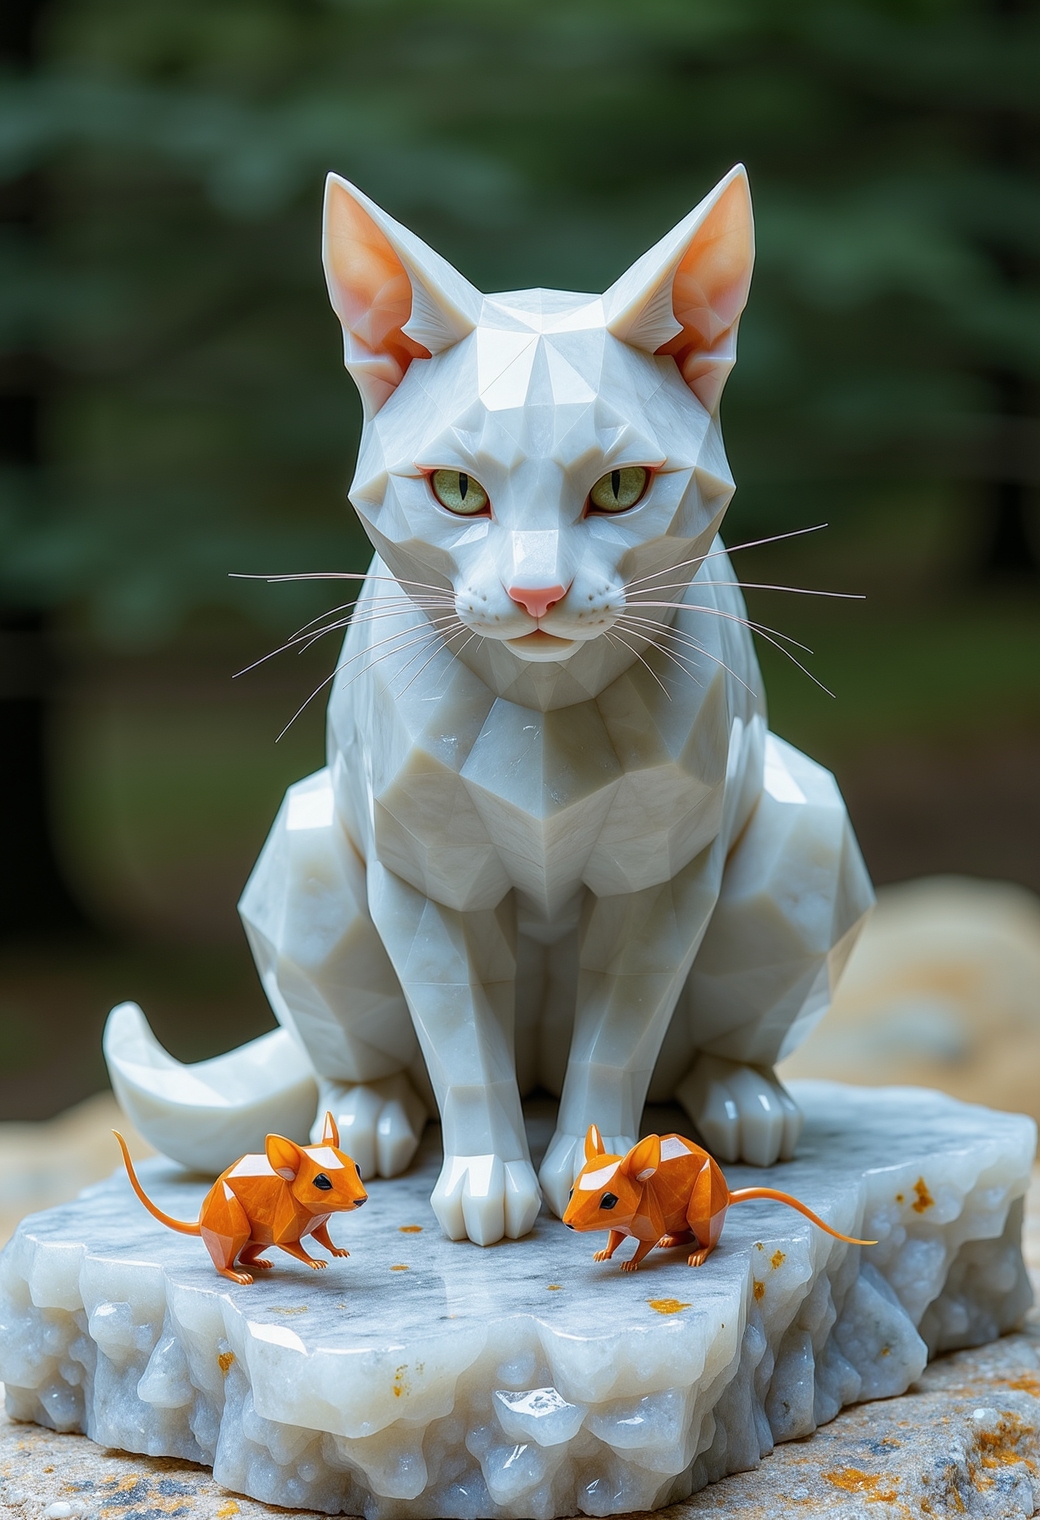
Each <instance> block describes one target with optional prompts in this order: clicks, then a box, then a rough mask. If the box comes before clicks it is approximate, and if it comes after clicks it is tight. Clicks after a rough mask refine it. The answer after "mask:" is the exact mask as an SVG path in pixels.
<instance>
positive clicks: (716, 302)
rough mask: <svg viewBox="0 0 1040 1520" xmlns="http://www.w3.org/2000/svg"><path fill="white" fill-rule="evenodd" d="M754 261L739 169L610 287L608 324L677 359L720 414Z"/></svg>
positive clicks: (621, 335)
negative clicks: (720, 401) (721, 401)
mask: <svg viewBox="0 0 1040 1520" xmlns="http://www.w3.org/2000/svg"><path fill="white" fill-rule="evenodd" d="M754 257H755V235H754V224H753V222H752V218H751V193H750V190H749V188H748V179H747V171H746V170H745V168H744V166H743V164H738V165H737V166H736V168H735V169H731V170H730V172H729V173H728V174H727V175H726V177H725V179H723V180H720V182H719V183H718V184H717V185H716V186H715V189H714V190H713V191H712V192H711V194H710V195H708V196H705V198H704V200H702V201H701V203H700V205H699V206H697V207H696V208H695V210H693V211H691V212H690V214H689V216H688V217H686V218H685V219H684V220H683V221H681V222H680V223H679V225H678V226H677V227H674V228H673V229H672V231H671V232H669V233H668V235H667V237H663V238H662V239H661V241H660V242H659V243H656V244H655V245H654V247H653V248H651V249H650V251H649V253H645V254H644V255H643V257H642V258H641V259H638V260H637V261H636V263H634V264H633V265H632V267H631V269H629V270H628V272H627V274H623V275H622V276H621V279H620V280H618V281H617V283H616V284H615V285H612V286H611V287H610V289H609V290H608V291H607V293H606V295H605V296H604V297H603V305H604V309H605V312H606V318H607V327H608V329H609V330H610V331H611V332H612V333H613V334H614V336H615V337H616V338H621V339H622V340H623V341H624V342H626V343H631V344H632V345H633V346H634V347H636V348H643V349H646V350H647V351H648V352H649V353H652V354H671V355H672V356H673V357H674V359H675V362H676V364H677V365H678V366H679V371H680V373H681V374H682V377H683V379H684V380H685V381H686V384H687V385H688V386H689V387H690V389H691V390H692V391H693V393H694V395H695V396H696V397H697V399H698V400H699V401H700V402H701V403H702V405H704V406H705V407H707V409H708V411H709V412H713V411H714V410H715V408H716V407H717V406H718V403H719V397H720V396H721V395H722V387H723V386H724V385H725V383H726V377H727V375H728V374H729V372H730V370H731V369H732V368H733V364H734V361H735V360H736V356H737V321H738V319H739V317H740V313H741V312H742V311H743V309H744V303H745V301H746V300H747V294H748V288H749V286H750V284H751V267H752V264H753V263H754Z"/></svg>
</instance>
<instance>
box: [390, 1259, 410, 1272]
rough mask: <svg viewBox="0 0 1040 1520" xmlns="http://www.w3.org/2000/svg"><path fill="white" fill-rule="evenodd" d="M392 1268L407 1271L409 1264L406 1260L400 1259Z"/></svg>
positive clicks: (393, 1270) (395, 1270) (397, 1270)
mask: <svg viewBox="0 0 1040 1520" xmlns="http://www.w3.org/2000/svg"><path fill="white" fill-rule="evenodd" d="M390 1270H391V1272H407V1271H408V1265H407V1263H406V1262H403V1261H398V1262H395V1263H394V1265H393V1266H392V1267H391V1268H390Z"/></svg>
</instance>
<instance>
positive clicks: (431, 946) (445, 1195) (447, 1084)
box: [368, 862, 541, 1245]
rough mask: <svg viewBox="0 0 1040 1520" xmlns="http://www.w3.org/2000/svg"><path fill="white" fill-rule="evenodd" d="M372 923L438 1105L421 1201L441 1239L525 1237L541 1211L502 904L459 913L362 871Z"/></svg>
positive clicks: (383, 873)
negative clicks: (433, 1172) (427, 1194)
mask: <svg viewBox="0 0 1040 1520" xmlns="http://www.w3.org/2000/svg"><path fill="white" fill-rule="evenodd" d="M368 900H369V909H370V912H371V914H372V919H373V921H374V923H375V925H376V927H377V928H378V930H379V933H380V936H381V938H382V941H383V944H384V945H385V946H386V949H387V953H388V954H389V956H390V959H391V961H392V962H393V966H394V970H395V971H396V972H397V975H398V978H399V979H400V982H401V986H402V988H403V990H404V994H405V997H406V998H407V1000H408V1007H409V1009H410V1011H411V1015H412V1020H413V1022H414V1024H415V1030H416V1033H417V1034H418V1036H419V1043H420V1044H421V1046H422V1050H423V1055H424V1056H425V1058H426V1065H427V1068H428V1070H429V1073H430V1079H431V1081H432V1083H433V1089H434V1092H435V1093H436V1096H437V1105H438V1107H439V1109H440V1114H441V1125H442V1133H443V1141H444V1165H443V1167H442V1168H441V1174H440V1177H439V1179H438V1181H437V1186H436V1187H435V1188H434V1191H433V1196H432V1198H431V1200H430V1202H431V1203H432V1205H433V1209H434V1212H435V1214H436V1215H437V1218H438V1219H439V1220H440V1224H441V1228H442V1229H443V1230H444V1233H445V1234H446V1235H447V1236H448V1237H449V1238H450V1239H452V1240H465V1239H466V1238H467V1237H468V1238H469V1239H470V1240H472V1241H474V1242H475V1243H476V1244H477V1245H493V1244H494V1242H495V1241H496V1240H501V1239H502V1237H503V1236H504V1235H508V1236H510V1237H511V1238H514V1239H515V1238H517V1237H519V1236H521V1235H526V1234H527V1232H528V1230H530V1228H531V1226H532V1225H533V1224H534V1221H535V1218H536V1216H537V1214H538V1210H539V1207H540V1205H541V1193H540V1192H539V1188H538V1179H537V1177H536V1176H535V1173H534V1168H533V1167H532V1165H531V1159H530V1155H529V1153H528V1149H527V1135H526V1132H525V1129H524V1119H523V1113H522V1111H521V1107H520V1094H519V1091H518V1089H517V1085H516V1070H515V1064H514V1056H513V1009H514V991H515V979H516V927H515V911H514V907H513V902H512V898H511V897H510V898H507V899H506V900H505V901H503V902H502V903H500V904H499V905H498V907H497V908H493V909H485V910H478V911H475V912H460V911H459V910H458V909H455V908H449V907H446V906H445V905H444V904H443V903H438V902H434V901H432V900H431V899H430V898H428V897H426V896H425V895H424V894H423V893H421V892H418V891H417V890H416V889H415V888H414V887H412V886H410V885H409V884H408V883H407V882H405V881H402V879H401V878H400V877H399V876H396V875H394V873H393V872H392V871H388V870H387V869H386V867H385V866H382V865H380V864H379V863H378V862H373V863H372V864H371V865H370V866H369V872H368Z"/></svg>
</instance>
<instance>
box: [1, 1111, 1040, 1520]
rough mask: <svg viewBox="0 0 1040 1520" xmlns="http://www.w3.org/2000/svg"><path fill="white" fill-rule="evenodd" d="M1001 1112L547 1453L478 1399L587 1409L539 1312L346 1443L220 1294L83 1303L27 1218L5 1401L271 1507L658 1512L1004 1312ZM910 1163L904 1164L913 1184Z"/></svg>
mask: <svg viewBox="0 0 1040 1520" xmlns="http://www.w3.org/2000/svg"><path fill="white" fill-rule="evenodd" d="M907 1096H908V1098H909V1097H910V1096H911V1094H910V1093H908V1094H907ZM1000 1121H1001V1122H1000V1126H999V1128H1000V1131H1001V1137H1000V1139H999V1140H998V1139H996V1138H994V1139H993V1140H992V1141H991V1142H989V1143H987V1144H985V1145H983V1146H980V1147H979V1148H978V1151H977V1152H976V1153H975V1154H974V1155H973V1161H974V1164H975V1166H976V1167H977V1170H976V1175H975V1176H974V1179H973V1180H972V1182H971V1185H970V1186H969V1187H968V1189H967V1191H966V1192H964V1193H963V1194H961V1195H960V1196H959V1197H958V1195H957V1190H956V1189H955V1188H953V1187H952V1186H947V1187H946V1188H945V1189H944V1190H942V1191H941V1192H939V1193H938V1194H937V1196H936V1197H935V1198H931V1197H929V1198H928V1201H927V1204H924V1200H921V1202H922V1205H923V1206H922V1209H921V1212H920V1214H919V1215H918V1216H917V1217H916V1220H915V1221H911V1222H910V1224H909V1226H907V1225H906V1224H905V1223H903V1222H900V1223H896V1224H894V1223H893V1204H892V1185H893V1172H892V1171H891V1170H885V1171H883V1172H880V1173H877V1174H871V1173H869V1172H868V1173H867V1175H866V1177H865V1178H864V1182H863V1186H862V1189H861V1194H862V1228H863V1229H864V1230H865V1231H867V1232H868V1233H869V1234H871V1235H875V1234H876V1235H877V1236H878V1237H879V1239H880V1240H881V1242H882V1243H881V1245H880V1246H879V1247H878V1248H876V1249H875V1251H874V1252H873V1253H872V1257H871V1260H869V1261H868V1260H866V1259H864V1258H863V1257H862V1255H861V1253H860V1252H859V1251H858V1250H855V1249H849V1248H847V1247H844V1246H842V1245H840V1244H839V1243H838V1242H836V1241H832V1240H830V1239H828V1238H827V1237H823V1236H820V1235H816V1234H814V1235H813V1237H812V1248H813V1249H812V1262H811V1269H810V1271H809V1275H808V1277H807V1279H806V1292H805V1295H804V1296H803V1297H802V1298H801V1300H800V1302H798V1303H797V1304H796V1306H795V1307H794V1312H793V1313H792V1314H790V1315H788V1317H787V1318H786V1320H784V1321H783V1322H781V1323H773V1322H772V1321H771V1318H770V1313H769V1309H770V1305H769V1303H768V1302H766V1301H765V1298H764V1296H761V1295H758V1294H757V1293H756V1279H755V1277H754V1272H753V1271H752V1273H750V1274H749V1279H748V1281H747V1283H746V1285H745V1292H744V1298H743V1305H742V1317H740V1318H739V1321H738V1323H736V1324H735V1325H734V1326H733V1332H734V1333H733V1337H732V1340H730V1338H729V1336H726V1337H717V1338H716V1340H715V1341H714V1343H713V1344H712V1345H711V1346H710V1348H709V1353H710V1354H709V1360H708V1364H707V1365H704V1364H703V1359H701V1360H699V1361H698V1360H697V1359H694V1358H691V1360H690V1361H689V1362H688V1363H687V1370H688V1371H689V1372H690V1373H691V1374H692V1379H691V1380H689V1381H686V1382H683V1381H677V1382H675V1383H674V1385H673V1386H671V1387H667V1388H658V1389H656V1390H655V1391H653V1392H649V1393H644V1394H642V1395H641V1396H640V1395H635V1396H634V1395H632V1394H629V1396H628V1397H621V1398H618V1397H613V1398H606V1399H602V1400H601V1401H599V1402H593V1403H589V1404H587V1405H586V1406H585V1412H584V1414H583V1417H582V1420H581V1423H580V1426H579V1428H578V1430H577V1433H576V1434H574V1435H573V1436H571V1437H570V1438H569V1439H566V1440H563V1441H558V1442H557V1443H556V1444H544V1445H543V1444H539V1443H538V1442H537V1441H534V1440H530V1441H528V1442H521V1441H517V1440H516V1439H515V1432H514V1435H513V1436H510V1435H509V1434H508V1433H507V1432H506V1430H505V1428H504V1426H503V1422H502V1417H501V1415H499V1416H498V1417H497V1418H496V1415H495V1413H494V1412H493V1410H494V1402H493V1391H494V1390H493V1383H494V1380H495V1376H496V1369H498V1368H500V1367H501V1365H502V1361H503V1356H504V1353H505V1352H506V1351H508V1352H509V1354H510V1356H511V1357H512V1358H513V1359H514V1360H515V1361H516V1362H517V1363H518V1364H521V1363H523V1362H527V1363H528V1364H529V1366H530V1368H531V1369H532V1370H533V1371H534V1374H535V1376H536V1377H538V1376H541V1377H544V1378H545V1379H546V1382H547V1385H548V1386H557V1387H558V1386H560V1385H562V1390H561V1391H562V1394H563V1397H564V1399H565V1400H566V1401H567V1402H568V1403H570V1404H572V1406H573V1407H576V1408H581V1404H580V1401H579V1402H577V1403H576V1402H575V1400H576V1394H575V1390H574V1388H573V1387H571V1386H568V1382H567V1376H566V1366H565V1361H566V1358H565V1356H563V1357H562V1358H561V1355H560V1353H561V1352H564V1351H565V1347H564V1344H563V1342H564V1341H565V1340H566V1337H557V1336H555V1335H554V1334H553V1332H552V1331H551V1329H550V1328H549V1327H548V1326H547V1325H545V1324H544V1323H542V1322H539V1321H537V1320H536V1319H535V1318H534V1317H533V1316H520V1317H517V1318H516V1319H514V1320H511V1321H508V1322H507V1325H508V1335H509V1336H511V1337H512V1339H513V1342H514V1344H512V1345H511V1346H509V1347H505V1346H504V1345H503V1335H504V1334H505V1333H506V1332H505V1331H504V1330H503V1327H501V1326H499V1327H496V1334H495V1337H494V1345H493V1346H492V1345H489V1344H487V1337H486V1336H483V1335H481V1334H479V1333H478V1334H475V1333H474V1332H473V1331H471V1330H466V1331H464V1332H463V1334H462V1336H461V1337H460V1344H459V1345H458V1346H457V1348H456V1350H457V1351H458V1352H459V1353H460V1355H459V1357H458V1358H457V1365H458V1366H459V1371H458V1375H457V1377H456V1378H455V1379H454V1380H453V1381H451V1380H449V1381H450V1382H451V1386H450V1387H448V1386H445V1388H444V1390H443V1397H442V1400H441V1403H442V1407H441V1408H440V1409H439V1410H434V1409H432V1408H430V1409H429V1410H428V1415H429V1417H428V1418H427V1419H426V1420H425V1421H424V1422H422V1423H417V1422H415V1421H412V1422H406V1421H398V1422H397V1423H396V1424H395V1425H389V1426H386V1427H385V1428H384V1429H383V1430H382V1431H379V1432H377V1433H376V1434H374V1435H371V1436H367V1437H363V1438H360V1439H357V1438H351V1437H349V1436H344V1435H337V1434H335V1433H333V1432H332V1431H331V1430H328V1429H326V1430H325V1431H315V1430H313V1429H303V1428H299V1427H296V1426H293V1425H290V1424H284V1423H280V1422H278V1421H275V1420H271V1419H267V1418H265V1417H264V1415H263V1414H262V1413H260V1412H259V1411H258V1410H257V1408H256V1406H255V1403H254V1397H253V1388H252V1387H251V1384H250V1379H249V1377H248V1376H247V1373H248V1370H249V1359H250V1354H251V1352H254V1351H255V1347H250V1346H249V1345H247V1344H246V1340H245V1321H244V1319H243V1317H242V1316H241V1315H239V1314H238V1313H237V1312H236V1311H235V1310H234V1308H233V1305H232V1304H231V1301H230V1300H229V1299H224V1300H220V1301H218V1300H216V1299H213V1298H211V1297H209V1296H204V1295H200V1294H199V1293H198V1292H197V1291H195V1290H192V1289H189V1288H185V1287H184V1286H183V1285H177V1284H174V1283H167V1282H166V1280H165V1275H164V1273H163V1271H162V1269H161V1268H159V1267H149V1266H145V1265H142V1264H140V1263H138V1264H131V1263H127V1264H125V1265H124V1266H123V1268H122V1274H123V1278H124V1283H125V1285H126V1287H127V1290H128V1292H129V1289H130V1284H131V1281H132V1283H133V1289H134V1298H135V1301H136V1304H137V1309H138V1317H135V1315H134V1312H133V1310H132V1309H131V1304H130V1300H129V1298H128V1299H127V1300H125V1301H117V1300H113V1297H112V1292H111V1286H110V1285H107V1291H106V1295H105V1296H104V1297H103V1298H99V1296H98V1294H97V1292H96V1291H95V1287H94V1286H93V1285H92V1283H91V1277H92V1275H94V1274H93V1273H92V1266H91V1262H90V1259H89V1257H88V1256H87V1253H86V1251H85V1248H84V1247H82V1246H75V1245H62V1244H60V1243H44V1242H40V1241H37V1240H34V1239H33V1236H32V1233H31V1226H26V1225H23V1226H22V1227H21V1229H20V1230H19V1234H18V1235H17V1236H16V1237H15V1240H14V1241H13V1242H12V1245H11V1246H10V1247H9V1248H8V1250H7V1252H6V1253H5V1255H4V1257H3V1259H2V1260H0V1344H2V1346H3V1353H2V1356H3V1367H2V1371H3V1374H4V1376H5V1379H6V1380H7V1383H8V1388H7V1399H8V1410H9V1413H10V1414H11V1415H12V1417H13V1418H15V1419H26V1420H35V1421H36V1422H38V1423H40V1424H43V1425H47V1426H50V1427H51V1428H54V1429H57V1430H79V1431H83V1432H84V1433H86V1434H87V1435H88V1436H90V1437H91V1438H92V1439H94V1440H95V1441H98V1442H99V1443H101V1444H104V1445H108V1446H118V1447H122V1448H124V1449H127V1450H136V1451H140V1452H143V1453H147V1454H149V1455H167V1456H177V1457H182V1458H186V1459H189V1460H192V1461H197V1462H203V1463H206V1464H207V1465H212V1466H213V1470H214V1476H215V1477H216V1478H217V1480H218V1481H219V1482H221V1483H223V1484H224V1485H225V1486H227V1487H228V1488H231V1489H234V1490H237V1491H239V1492H243V1493H247V1494H249V1495H251V1496H252V1497H253V1498H256V1499H260V1500H264V1501H266V1502H268V1503H275V1504H279V1505H283V1506H287V1507H294V1506H296V1507H307V1508H311V1509H315V1510H321V1511H325V1512H326V1513H337V1512H346V1513H350V1514H363V1515H365V1516H366V1517H367V1520H391V1517H398V1516H401V1517H409V1520H411V1517H415V1520H426V1517H430V1520H434V1517H453V1520H470V1517H473V1520H476V1517H483V1516H494V1517H496V1520H497V1517H502V1520H512V1517H531V1520H551V1517H554V1516H558V1515H565V1514H571V1513H574V1512H575V1511H576V1510H580V1511H582V1512H584V1513H586V1514H591V1515H608V1514H617V1513H622V1512H625V1511H628V1510H635V1509H651V1508H655V1507H658V1506H660V1505H664V1504H668V1503H672V1502H674V1501H676V1500H679V1499H682V1498H685V1497H687V1496H688V1495H689V1494H691V1493H693V1492H695V1491H696V1490H697V1489H698V1488H700V1487H702V1486H703V1485H704V1484H706V1483H709V1482H712V1481H714V1480H715V1479H717V1478H720V1477H723V1476H725V1475H726V1474H728V1473H732V1472H737V1471H741V1470H745V1469H748V1468H751V1467H754V1466H755V1465H757V1463H758V1462H759V1460H760V1459H761V1457H762V1456H763V1455H764V1454H765V1453H766V1452H768V1451H769V1450H770V1449H771V1448H772V1446H773V1444H774V1442H779V1441H785V1440H791V1439H794V1438H797V1437H799V1436H804V1435H807V1434H809V1433H811V1431H812V1430H814V1429H815V1428H816V1426H817V1425H819V1424H823V1423H825V1422H827V1421H829V1420H831V1419H833V1418H834V1416H835V1415H836V1414H837V1412H838V1410H839V1409H840V1408H842V1407H843V1405H846V1404H849V1403H852V1402H855V1401H857V1400H860V1399H866V1398H877V1397H884V1396H887V1395H892V1394H898V1393H902V1392H903V1391H905V1389H906V1388H907V1387H908V1386H909V1385H910V1383H911V1382H912V1381H913V1380H914V1378H915V1377H916V1376H917V1375H918V1374H919V1373H920V1371H921V1370H922V1369H923V1367H924V1365H925V1362H926V1360H927V1359H928V1357H929V1356H934V1355H936V1354H938V1353H939V1352H942V1351H946V1350H951V1349H955V1348H959V1347H966V1346H970V1345H979V1344H982V1343H983V1342H985V1341H986V1340H989V1339H993V1338H995V1337H996V1336H998V1335H1000V1334H1002V1333H1003V1332H1004V1331H1006V1330H1008V1329H1010V1328H1012V1327H1013V1326H1014V1325H1016V1324H1017V1323H1018V1322H1019V1321H1020V1319H1021V1317H1022V1315H1023V1314H1024V1312H1025V1310H1026V1309H1027V1307H1028V1305H1029V1303H1030V1301H1031V1292H1030V1288H1029V1285H1028V1280H1027V1277H1026V1273H1025V1269H1024V1266H1023V1263H1022V1258H1021V1252H1020V1248H1019V1239H1020V1232H1021V1222H1022V1195H1023V1194H1024V1192H1025V1189H1026V1186H1027V1184H1028V1178H1029V1168H1030V1164H1031V1161H1032V1154H1033V1141H1034V1128H1033V1126H1032V1124H1031V1123H1030V1121H1027V1120H1021V1121H1011V1120H1009V1116H1006V1115H1001V1116H1000ZM921 1159H922V1158H920V1157H918V1158H917V1159H916V1161H909V1160H908V1162H907V1165H906V1168H905V1171H906V1179H907V1180H906V1184H905V1185H906V1188H907V1190H908V1192H909V1191H912V1189H913V1187H914V1186H915V1184H914V1181H913V1174H914V1173H915V1171H916V1170H917V1165H918V1164H919V1163H920V1161H921ZM897 1185H898V1178H897ZM860 1212H861V1211H860V1209H857V1210H856V1213H857V1215H859V1214H860ZM905 1218H906V1214H905V1210H901V1211H900V1220H905ZM855 1227H856V1228H859V1227H860V1224H859V1220H858V1219H857V1222H856V1226H855ZM105 1270H106V1273H107V1274H108V1276H111V1274H112V1271H113V1264H111V1263H106V1264H105ZM218 1302H219V1303H220V1304H221V1308H222V1311H223V1312H222V1314H221V1313H218V1312H217V1311H216V1309H215V1307H214V1306H215V1305H216V1304H217V1303H218ZM91 1304H92V1309H91V1312H90V1313H89V1315H88V1312H87V1308H86V1305H91ZM142 1316H143V1317H142ZM676 1323H677V1328H678V1325H679V1322H676ZM463 1340H465V1341H466V1344H465V1345H463V1344H462V1341H463ZM681 1346H682V1334H681V1331H680V1332H679V1334H678V1335H677V1340H676V1349H677V1350H679V1349H680V1348H681ZM214 1348H216V1355H214ZM682 1360H683V1359H682V1357H681V1356H680V1357H678V1358H677V1364H681V1362H682ZM131 1388H132V1390H133V1391H132V1395H131V1396H129V1397H128V1392H129V1390H131ZM568 1395H570V1397H569V1398H568ZM329 1414H330V1418H329V1420H328V1422H327V1423H328V1424H329V1425H332V1424H334V1423H335V1411H334V1410H332V1409H330V1411H329Z"/></svg>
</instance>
